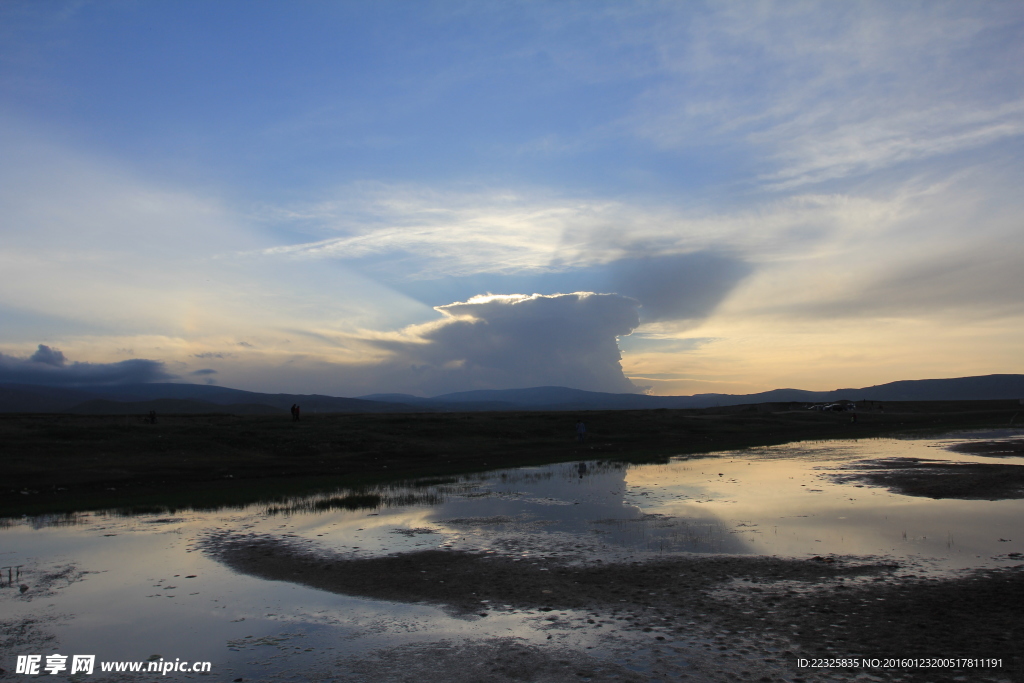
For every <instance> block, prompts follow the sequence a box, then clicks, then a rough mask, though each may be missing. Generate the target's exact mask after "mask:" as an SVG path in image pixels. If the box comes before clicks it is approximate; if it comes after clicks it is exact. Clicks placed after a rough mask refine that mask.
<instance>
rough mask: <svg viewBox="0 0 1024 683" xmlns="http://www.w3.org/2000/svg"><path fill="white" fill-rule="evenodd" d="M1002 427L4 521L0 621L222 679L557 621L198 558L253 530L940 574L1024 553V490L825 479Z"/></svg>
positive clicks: (939, 455)
mask: <svg viewBox="0 0 1024 683" xmlns="http://www.w3.org/2000/svg"><path fill="white" fill-rule="evenodd" d="M993 436H998V437H1001V438H1006V437H1008V436H1013V437H1017V438H1019V437H1020V432H1016V433H1000V434H981V435H959V436H956V437H950V438H946V439H931V440H891V439H890V440H860V441H827V442H818V443H800V444H788V445H784V446H774V447H767V448H758V449H748V450H743V451H733V452H725V453H717V454H713V455H710V456H706V457H689V458H687V457H681V458H676V459H673V460H671V461H670V462H668V463H667V464H661V465H629V466H627V465H622V464H616V463H608V462H599V461H586V462H574V463H567V464H559V465H551V466H547V467H537V468H524V469H515V470H499V471H493V472H487V473H483V474H479V475H471V476H466V477H460V478H458V479H457V480H451V481H445V482H435V483H433V484H427V485H424V484H423V483H422V482H421V483H419V484H418V485H408V486H393V487H388V488H384V489H380V490H377V491H374V492H370V493H372V494H374V495H377V496H380V504H379V506H377V507H370V508H363V509H345V508H344V507H343V505H344V504H346V503H348V504H351V503H352V501H353V500H356V499H353V498H346V496H351V495H352V493H353V492H344V491H342V492H336V493H334V494H330V495H327V494H324V495H320V496H314V497H309V498H301V499H298V498H297V499H291V500H288V501H278V502H275V503H273V504H264V505H252V506H248V507H245V508H241V509H230V510H220V511H216V512H209V511H185V512H180V511H179V512H176V513H174V514H164V515H139V516H120V515H117V514H114V513H81V514H77V515H72V516H69V517H40V518H32V519H30V518H24V519H21V520H8V521H7V522H6V523H5V525H4V526H2V527H0V565H2V566H8V565H23V568H22V570H21V571H22V576H21V578H20V579H19V580H15V581H13V582H11V583H7V582H6V580H7V573H6V571H5V572H4V577H3V578H4V581H5V584H4V587H3V588H0V614H2V617H0V618H2V620H3V622H4V624H3V625H4V626H5V628H12V625H15V624H21V625H24V624H26V623H27V621H30V622H31V623H30V624H29V626H27V627H26V628H27V631H28V632H29V638H28V640H29V642H30V643H31V645H27V644H23V645H20V646H19V647H21V648H23V649H24V648H29V649H30V650H31V648H32V647H35V648H36V649H35V650H32V651H33V652H34V651H38V652H39V653H42V654H49V653H52V652H56V651H59V652H61V653H63V654H69V653H70V654H73V653H82V654H96V655H97V658H98V659H104V660H118V659H124V660H143V659H146V658H147V657H149V656H151V655H160V656H162V657H163V658H165V659H172V660H173V659H174V658H176V657H180V658H182V659H188V660H193V661H195V660H208V661H211V662H213V666H214V672H215V673H216V674H217V676H216V677H217V678H218V679H222V680H223V679H225V677H227V676H230V677H231V678H227V680H231V679H232V678H234V677H236V676H237V677H244V678H245V679H247V680H251V679H252V678H257V679H270V678H280V679H282V680H286V679H289V678H296V680H298V679H301V678H303V676H304V675H308V671H309V670H310V667H313V666H317V667H320V669H321V673H322V674H323V676H324V677H325V678H326V679H327V680H330V679H331V677H332V675H333V674H334V673H337V674H338V675H339V676H341V675H342V672H341V671H333V672H332V670H331V667H332V666H336V664H331V663H330V662H333V661H336V660H337V657H338V656H344V655H352V656H361V655H365V654H366V653H369V652H371V651H374V650H377V649H379V648H383V647H393V646H396V645H401V644H406V643H426V642H436V641H439V640H448V641H452V642H457V641H460V640H462V639H465V638H487V637H507V636H512V637H516V638H519V639H521V640H522V642H524V643H531V642H542V639H546V638H547V635H546V634H548V633H550V630H543V631H542V630H541V628H540V626H541V625H542V624H541V622H540V621H539V620H540V618H541V615H536V614H533V613H530V612H515V611H509V612H504V613H495V614H494V615H493V616H492V617H491V618H489V619H486V620H480V619H467V618H465V617H458V616H452V615H451V614H448V613H446V612H445V611H443V610H442V609H440V608H438V607H435V606H432V605H426V604H399V603H390V602H383V601H377V600H371V599H364V598H354V597H348V596H344V595H334V594H330V593H326V592H322V591H317V590H314V589H311V588H307V587H304V586H299V585H292V584H290V583H286V582H275V581H265V580H262V579H257V578H253V577H250V576H244V575H238V574H234V573H233V572H231V571H230V570H229V569H227V568H226V567H224V566H223V565H221V564H219V563H218V562H217V561H215V560H214V559H212V558H211V557H209V556H207V555H206V554H204V553H203V551H202V545H203V542H204V541H205V540H207V539H209V538H210V537H211V536H212V535H216V534H223V533H225V532H227V533H257V534H262V535H270V536H277V537H284V538H291V539H303V540H305V541H309V542H312V543H314V544H315V545H317V546H320V547H323V548H326V549H329V550H331V551H332V552H336V553H341V554H344V555H348V556H351V557H372V556H377V555H381V554H391V553H402V552H408V551H413V550H423V549H430V548H441V549H445V548H450V549H461V550H471V551H482V552H493V553H500V554H506V555H511V556H513V557H515V558H518V559H519V561H522V562H527V563H529V562H531V561H535V558H538V557H544V558H551V557H557V558H560V559H564V560H566V561H579V562H592V561H595V560H598V559H600V560H602V561H605V562H607V561H615V560H627V559H628V560H630V561H636V560H639V559H643V558H646V557H655V556H659V555H663V554H670V553H671V554H678V553H728V554H761V555H778V556H780V557H798V558H800V557H809V556H816V555H821V556H824V555H827V554H836V555H843V556H861V557H864V556H871V557H881V558H890V559H892V560H895V561H898V562H900V563H901V564H904V565H910V566H912V567H914V571H917V572H919V573H929V572H930V573H936V574H939V573H950V572H957V571H960V570H964V569H970V568H975V567H982V566H1000V565H1005V564H1007V563H1009V562H1010V561H1011V558H1008V557H1007V556H1008V555H1009V554H1010V553H1019V552H1024V536H1021V534H1020V528H1021V525H1020V520H1021V517H1022V513H1024V501H1022V500H1003V501H988V500H931V499H926V498H916V497H911V496H905V495H900V494H897V493H891V492H889V491H887V490H885V489H883V488H877V487H870V486H863V485H858V484H857V483H839V482H837V481H836V480H835V479H834V478H833V476H832V475H835V474H836V473H837V472H842V471H844V469H846V468H848V467H849V466H850V465H851V463H853V462H855V461H859V460H865V459H876V458H892V457H903V458H905V457H914V458H928V459H942V460H950V461H958V462H999V463H1003V464H1024V459H1022V458H1013V457H1010V458H1006V457H1003V458H990V457H986V456H973V455H964V454H960V453H952V452H950V451H948V450H946V447H947V446H949V445H950V444H951V443H955V442H960V441H964V440H969V439H970V438H992V437H993ZM359 493H360V495H362V496H366V495H367V492H359ZM362 500H364V502H365V501H366V500H372V499H366V498H364V499H362ZM339 501H340V502H339ZM339 505H341V506H342V507H339ZM62 572H63V573H62ZM47 574H49V575H51V577H52V576H53V575H55V574H59V575H60V576H59V577H58V578H50V579H49V580H47V579H46V578H45V575H47ZM22 585H25V586H27V589H26V590H25V591H22V590H21V586H22ZM19 628H21V626H19ZM45 638H49V640H46V641H44V640H43V639H45ZM560 638H561V644H562V645H564V646H567V647H571V648H578V649H583V648H588V647H589V648H595V649H597V648H599V646H600V640H599V638H598V636H597V635H594V634H593V632H592V631H580V632H573V633H566V634H562V635H561V636H560ZM33 639H34V640H33ZM29 653H31V652H29V651H26V652H24V653H22V652H20V651H19V652H5V653H3V662H2V664H0V667H2V668H4V669H7V670H8V671H12V670H13V666H14V661H13V659H14V656H15V655H16V654H29ZM297 671H304V672H306V673H304V674H297V673H295V672H297ZM169 677H170V678H182V679H184V678H187V676H186V675H184V674H170V675H169Z"/></svg>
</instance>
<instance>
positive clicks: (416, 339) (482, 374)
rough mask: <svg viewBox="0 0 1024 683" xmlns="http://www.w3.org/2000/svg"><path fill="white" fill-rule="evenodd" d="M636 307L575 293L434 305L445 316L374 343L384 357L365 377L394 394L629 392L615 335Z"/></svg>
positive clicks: (630, 323)
mask: <svg viewBox="0 0 1024 683" xmlns="http://www.w3.org/2000/svg"><path fill="white" fill-rule="evenodd" d="M637 306H638V302H636V301H635V300H633V299H630V298H628V297H623V296H619V295H616V294H594V293H590V292H576V293H573V294H555V295H540V294H534V295H532V296H527V295H522V294H513V295H489V296H477V297H474V298H472V299H470V300H469V301H465V302H458V303H452V304H448V305H446V306H438V307H437V310H438V311H440V312H441V313H442V314H444V316H445V317H444V319H443V320H441V321H439V322H436V323H431V324H427V325H421V326H417V327H415V328H410V329H408V330H406V331H405V336H404V338H395V339H378V340H376V341H373V342H372V343H373V344H374V345H376V346H377V347H378V348H380V349H384V350H386V351H388V352H390V354H391V356H390V358H388V359H386V360H385V361H383V362H382V363H380V364H379V365H375V366H369V367H368V368H367V370H366V372H367V373H368V374H369V375H372V376H373V377H374V378H375V379H376V380H377V381H379V382H380V384H382V385H390V386H391V387H393V389H392V390H395V389H394V388H396V387H397V386H399V385H401V386H404V387H405V388H404V390H406V391H408V390H411V389H413V390H418V391H422V392H425V393H427V394H438V393H444V392H449V391H458V390H466V389H511V388H523V387H533V386H568V387H573V388H577V389H586V390H591V391H612V392H635V391H637V390H638V387H636V386H635V385H633V384H632V383H631V382H630V381H629V380H628V379H627V378H626V377H625V375H623V373H622V366H621V364H620V361H621V354H620V353H619V348H618V345H617V343H616V337H618V336H622V335H628V334H629V333H630V332H632V331H633V330H634V329H635V328H636V327H637V325H639V315H638V313H637Z"/></svg>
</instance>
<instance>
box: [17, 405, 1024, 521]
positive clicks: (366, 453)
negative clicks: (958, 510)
mask: <svg viewBox="0 0 1024 683" xmlns="http://www.w3.org/2000/svg"><path fill="white" fill-rule="evenodd" d="M1020 410H1021V408H1020V406H1019V405H1018V403H1017V402H1016V401H959V402H952V401H951V402H943V401H933V402H919V403H911V402H908V403H886V404H885V406H884V412H883V411H882V410H880V409H879V406H877V405H869V404H865V405H863V406H859V407H858V410H857V412H856V417H854V413H850V412H837V413H832V412H819V411H809V410H803V409H800V408H799V407H797V406H794V405H791V404H762V405H755V406H735V407H728V408H718V409H705V410H636V411H591V412H583V413H580V414H578V415H577V414H569V413H553V412H520V413H515V412H506V413H464V414H459V413H444V414H438V413H426V414H373V415H367V414H335V415H323V414H320V415H317V414H313V415H304V416H303V418H302V421H301V422H294V421H292V420H291V418H290V417H289V416H284V417H278V416H233V415H158V416H157V420H156V423H155V424H152V423H150V421H149V419H148V418H147V417H145V416H87V415H2V416H0V458H2V461H3V463H4V478H3V484H2V485H0V493H3V496H0V499H2V501H0V516H20V515H22V514H41V513H52V512H70V511H74V510H85V509H100V508H128V509H138V510H141V509H147V508H150V509H154V510H155V509H161V508H184V507H197V508H214V507H219V506H224V505H241V504H245V503H249V502H254V501H259V500H272V499H275V498H280V497H282V496H286V495H297V494H301V493H310V492H313V491H317V490H328V489H332V488H338V487H350V488H358V487H360V486H364V485H370V484H376V483H381V482H385V481H390V480H400V479H409V478H414V477H428V476H446V475H452V474H459V473H465V472H471V471H481V470H488V469H495V468H502V467H517V466H526V465H538V464H545V463H552V462H559V461H565V460H573V459H579V458H582V457H587V458H609V459H618V460H626V461H637V462H643V461H648V462H649V461H656V460H659V459H665V458H668V457H670V456H672V455H677V454H688V453H705V452H711V451H717V450H727V449H733V448H744V447H749V446H758V445H770V444H779V443H786V442H792V441H800V440H808V439H833V438H866V437H875V436H884V435H891V434H896V433H910V432H918V433H920V432H941V431H944V430H949V429H970V428H984V427H1005V426H1009V425H1011V424H1014V423H1016V424H1020V423H1022V422H1024V419H1022V417H1021V416H1020V415H1019V412H1020ZM577 419H582V420H583V421H584V422H585V423H586V425H587V430H588V433H587V441H586V443H584V444H579V443H577V441H576V432H575V428H574V426H575V423H576V420H577Z"/></svg>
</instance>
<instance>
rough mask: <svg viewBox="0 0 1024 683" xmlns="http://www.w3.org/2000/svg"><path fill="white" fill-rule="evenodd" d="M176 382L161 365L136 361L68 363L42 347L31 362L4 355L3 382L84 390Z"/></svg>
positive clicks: (0, 375) (0, 364)
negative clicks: (112, 385) (80, 387)
mask: <svg viewBox="0 0 1024 683" xmlns="http://www.w3.org/2000/svg"><path fill="white" fill-rule="evenodd" d="M169 379H174V375H171V374H169V373H167V372H166V371H165V370H164V364H163V363H162V362H160V361H155V360H145V359H141V358H135V359H132V360H124V361H120V362H118V363H78V362H73V363H67V361H66V359H65V358H64V354H63V353H61V352H60V351H59V350H57V349H53V348H50V347H49V346H46V345H45V344H40V345H39V348H38V349H37V350H36V352H35V353H34V354H32V355H31V356H30V357H28V358H18V357H15V356H8V355H6V354H3V353H0V382H4V383H10V384H44V385H50V386H82V385H91V384H134V383H144V382H160V381H164V380H169Z"/></svg>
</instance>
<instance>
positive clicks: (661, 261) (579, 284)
mask: <svg viewBox="0 0 1024 683" xmlns="http://www.w3.org/2000/svg"><path fill="white" fill-rule="evenodd" d="M751 272H753V266H752V265H751V264H750V263H747V262H746V261H743V260H742V259H739V258H737V257H736V256H733V255H731V254H728V253H725V252H722V251H716V250H709V249H706V250H701V251H695V252H689V253H685V254H659V253H657V250H656V249H653V248H652V249H643V250H636V251H634V253H632V254H631V255H628V256H626V257H624V258H620V259H618V260H615V261H611V262H609V263H605V264H601V265H597V266H588V267H584V268H576V269H572V270H564V271H558V272H542V273H528V274H523V273H519V274H511V275H510V274H499V273H477V274H474V275H466V276H460V277H446V278H438V279H434V280H413V281H398V282H389V283H388V284H389V285H390V286H392V287H394V288H395V289H397V290H399V291H401V292H402V293H403V294H406V295H407V296H410V297H412V298H414V299H416V300H418V301H422V302H424V303H426V304H429V305H431V306H437V305H439V304H443V303H447V302H449V301H460V300H465V299H468V298H469V297H471V296H473V295H475V294H479V293H480V292H488V291H490V292H523V291H527V292H543V293H555V292H576V291H589V292H611V293H616V294H621V295H623V296H627V297H630V298H633V299H636V300H637V301H639V302H640V304H641V308H640V316H641V319H642V320H643V321H644V322H652V321H655V320H698V319H701V318H704V317H706V316H708V315H710V314H711V313H712V312H713V311H714V310H715V308H716V307H717V306H718V304H719V303H721V302H722V300H723V299H724V298H725V297H726V296H727V295H728V294H729V293H730V292H731V291H732V290H733V289H734V288H735V287H736V285H738V284H739V283H740V281H742V280H743V278H745V277H747V276H748V275H750V274H751Z"/></svg>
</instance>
